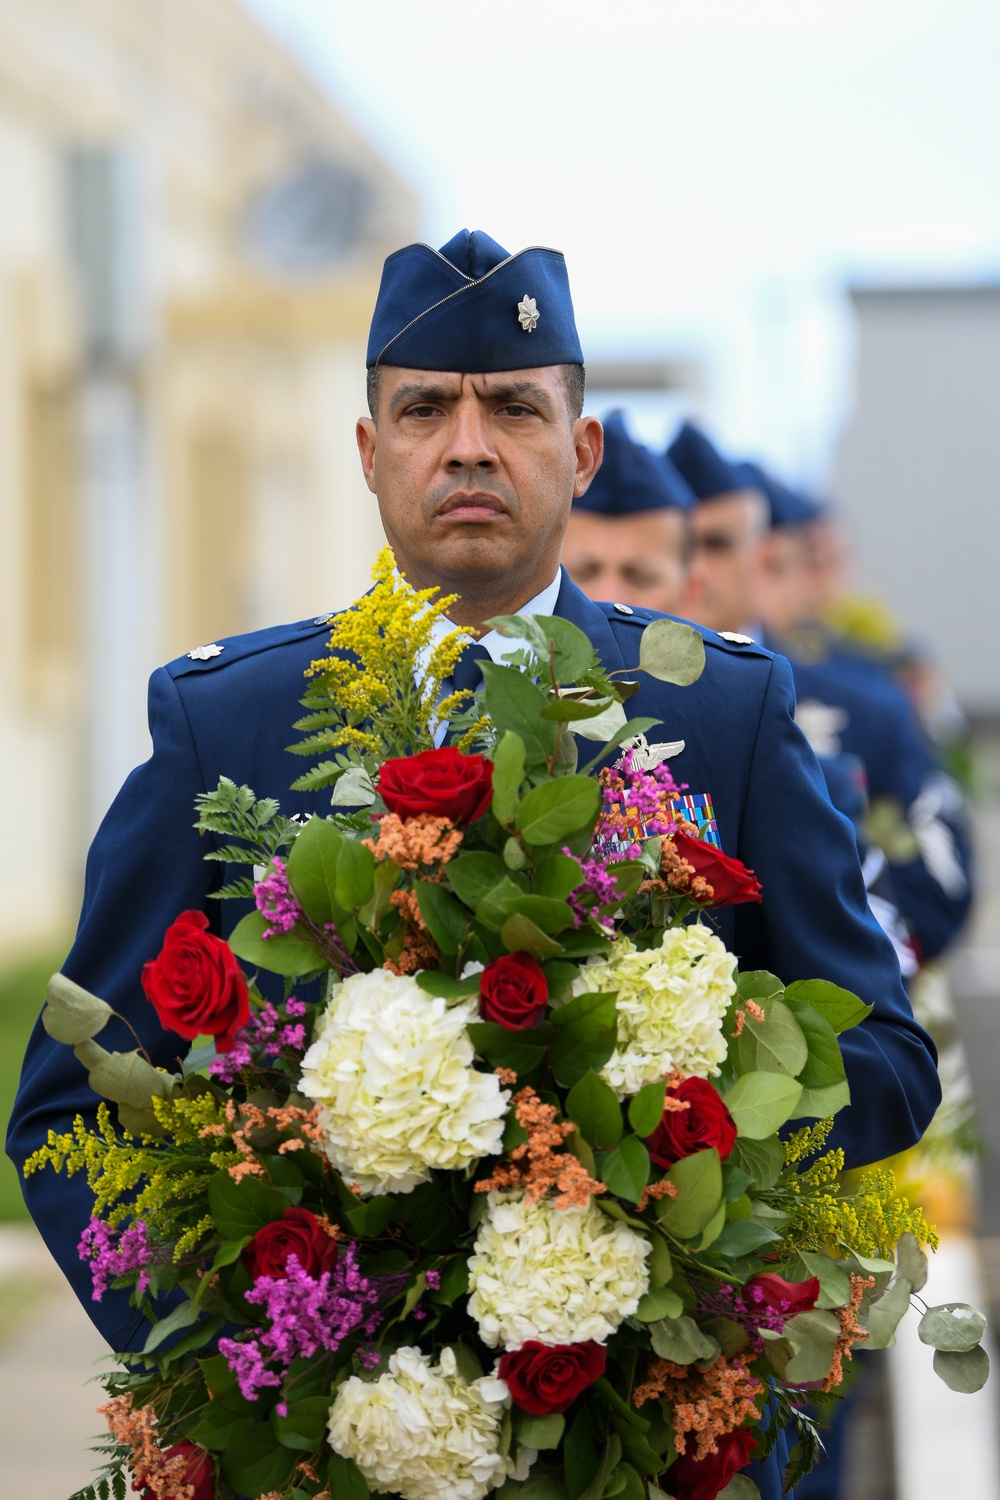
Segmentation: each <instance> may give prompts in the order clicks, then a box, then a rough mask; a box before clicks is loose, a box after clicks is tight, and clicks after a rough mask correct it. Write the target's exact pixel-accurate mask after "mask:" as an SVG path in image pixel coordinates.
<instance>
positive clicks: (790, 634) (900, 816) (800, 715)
mask: <svg viewBox="0 0 1000 1500" xmlns="http://www.w3.org/2000/svg"><path fill="white" fill-rule="evenodd" d="M667 451H668V453H669V455H670V456H671V457H672V458H673V461H674V463H675V464H676V466H677V467H678V468H679V469H680V471H681V473H682V474H683V475H684V477H685V478H686V479H687V481H688V483H689V484H690V485H691V487H692V489H693V490H694V491H695V493H696V495H698V497H699V504H698V506H697V508H696V511H695V515H694V520H693V523H692V524H693V529H694V537H695V559H694V568H695V571H698V570H700V571H701V572H702V573H703V574H704V575H705V577H706V579H707V582H706V600H707V601H709V602H710V604H711V618H712V623H713V624H715V626H716V628H717V629H722V630H730V631H743V632H745V633H746V634H748V635H753V636H755V637H756V638H757V639H761V638H763V639H764V640H765V641H766V642H767V644H768V645H769V646H771V647H772V648H773V649H774V650H776V651H781V652H782V654H784V655H786V656H787V657H788V658H789V660H790V662H791V665H792V673H793V676H794V682H795V695H796V699H797V706H796V710H795V716H796V721H797V723H798V724H799V726H800V728H801V729H802V731H803V733H804V734H805V736H806V738H807V739H808V740H809V743H810V744H811V745H812V748H813V749H814V751H815V752H816V754H817V755H819V756H820V757H821V758H824V759H829V758H832V757H836V756H838V755H840V754H841V753H846V754H848V755H851V756H854V757H856V758H857V759H858V760H859V761H860V762H861V763H862V765H863V766H864V770H865V775H866V778H867V783H868V795H869V798H870V799H871V803H872V806H873V808H874V811H875V814H876V821H875V822H874V823H873V827H874V828H875V830H876V831H879V830H881V831H882V837H883V842H884V843H885V846H886V850H887V858H888V860H889V864H890V866H891V868H890V869H889V871H888V872H887V889H888V890H890V891H891V900H892V903H893V905H894V906H895V907H896V908H897V909H898V911H899V912H900V913H901V914H902V916H903V917H904V919H905V920H906V922H907V924H908V926H909V929H910V932H911V934H912V936H913V938H914V940H915V942H916V945H917V948H918V951H919V953H920V955H921V956H922V957H923V958H925V959H930V958H934V957H936V956H937V955H938V954H940V953H942V952H943V951H944V949H945V948H946V947H947V946H948V944H949V943H951V942H952V941H954V939H955V938H956V937H957V935H958V933H959V931H960V929H961V926H962V923H963V922H964V920H965V918H966V916H967V914H968V910H969V906H970V903H971V899H972V892H971V878H970V863H971V856H970V849H969V839H968V831H967V826H966V819H965V813H964V808H963V806H962V799H961V796H960V795H959V793H958V790H957V788H956V787H955V786H954V783H952V782H951V781H950V780H949V778H947V777H945V776H944V775H943V774H942V773H941V772H940V771H939V769H938V768H937V766H936V765H935V762H934V757H933V755H932V753H931V750H930V748H929V746H928V744H927V742H926V740H925V738H924V736H923V735H922V733H921V731H920V727H919V725H918V723H917V721H916V718H915V715H914V713H913V710H912V708H911V706H910V704H909V702H908V700H907V698H906V696H905V694H904V693H903V692H902V690H901V689H900V688H899V687H898V686H897V685H896V684H895V683H894V682H893V681H892V680H891V679H890V678H889V677H888V675H887V674H885V673H884V672H882V671H880V670H879V668H878V667H877V666H876V665H875V664H874V663H871V662H867V661H865V660H863V659H862V658H860V657H858V656H855V655H853V654H851V653H849V652H847V651H845V650H843V649H842V648H838V647H837V645H836V643H835V642H834V641H833V640H832V639H831V638H830V634H829V632H828V631H825V630H824V629H823V627H821V626H819V625H818V624H817V623H816V621H815V618H814V612H813V611H812V609H811V603H812V600H811V594H810V589H809V578H810V572H809V568H808V558H807V539H806V536H805V531H806V529H807V528H808V526H809V525H810V524H811V523H812V522H813V520H814V519H815V518H816V516H817V514H818V506H817V505H816V502H814V501H811V500H810V499H809V498H808V497H806V496H803V495H800V494H799V493H798V492H797V491H795V490H792V489H791V488H789V486H787V485H784V484H782V483H781V482H780V481H779V480H777V479H775V478H774V477H773V476H772V475H770V474H768V473H766V472H765V471H764V470H763V469H761V468H760V467H759V466H757V465H755V464H748V463H743V464H737V463H732V462H730V460H729V459H727V458H726V457H725V456H724V455H723V454H721V453H720V452H719V451H718V449H717V448H716V447H715V445H714V444H713V443H712V442H711V440H710V439H709V438H708V437H707V436H706V434H705V433H703V432H702V431H701V430H700V429H698V428H696V427H694V426H692V425H691V424H690V423H688V424H685V426H684V427H682V429H681V431H680V433H679V434H678V437H677V438H676V439H675V440H674V442H673V443H672V444H671V446H670V448H669V449H668V450H667ZM762 521H763V523H764V526H765V529H764V531H763V532H762V531H760V526H761V522H762ZM717 532H718V533H719V535H720V537H723V538H730V539H731V545H728V546H725V547H714V546H713V545H712V542H713V539H715V540H718V539H719V538H717V537H716V533H717ZM750 536H755V537H756V542H755V544H754V545H753V546H751V545H749V543H748V542H747V538H749V537H750ZM704 540H707V541H708V542H709V546H708V547H707V548H706V547H703V546H702V545H701V543H702V542H703V541H704ZM698 618H699V619H702V620H704V619H707V618H708V614H707V613H706V612H705V611H702V612H701V613H700V614H699V616H698Z"/></svg>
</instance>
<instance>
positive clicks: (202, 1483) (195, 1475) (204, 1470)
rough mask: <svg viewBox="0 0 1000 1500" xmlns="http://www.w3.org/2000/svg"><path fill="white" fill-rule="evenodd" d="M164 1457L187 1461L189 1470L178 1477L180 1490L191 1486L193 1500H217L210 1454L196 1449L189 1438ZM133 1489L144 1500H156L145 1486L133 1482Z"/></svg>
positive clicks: (169, 1498)
mask: <svg viewBox="0 0 1000 1500" xmlns="http://www.w3.org/2000/svg"><path fill="white" fill-rule="evenodd" d="M164 1457H166V1458H184V1459H186V1460H187V1468H186V1469H185V1470H184V1472H183V1474H181V1475H179V1476H178V1488H180V1486H181V1485H182V1484H189V1485H190V1486H191V1500H215V1466H214V1464H213V1463H212V1456H211V1454H210V1453H208V1452H206V1450H205V1449H204V1448H198V1447H196V1445H195V1444H194V1443H192V1442H191V1441H190V1440H189V1439H188V1438H181V1440H180V1442H179V1443H175V1444H174V1445H173V1447H172V1448H168V1449H167V1450H166V1452H165V1454H164ZM132 1488H133V1490H135V1491H136V1493H137V1494H139V1495H141V1496H142V1500H154V1497H153V1491H152V1490H151V1489H147V1488H146V1486H145V1485H143V1486H142V1488H141V1489H140V1487H139V1485H137V1484H136V1483H135V1482H134V1481H133V1484H132ZM159 1493H160V1492H159V1491H157V1494H159ZM162 1500H173V1496H172V1494H164V1495H163V1496H162Z"/></svg>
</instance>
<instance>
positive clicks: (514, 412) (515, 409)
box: [499, 401, 534, 417]
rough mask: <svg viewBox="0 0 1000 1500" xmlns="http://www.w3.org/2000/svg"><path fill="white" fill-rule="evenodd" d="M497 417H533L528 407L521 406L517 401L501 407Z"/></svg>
mask: <svg viewBox="0 0 1000 1500" xmlns="http://www.w3.org/2000/svg"><path fill="white" fill-rule="evenodd" d="M499 415H501V416H505V417H531V416H534V412H533V411H532V409H531V407H530V406H522V404H521V403H520V402H519V401H510V402H508V403H507V405H506V406H501V407H500V410H499Z"/></svg>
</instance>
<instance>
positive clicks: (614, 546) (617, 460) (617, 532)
mask: <svg viewBox="0 0 1000 1500" xmlns="http://www.w3.org/2000/svg"><path fill="white" fill-rule="evenodd" d="M603 426H604V458H603V460H602V462H601V467H600V468H599V469H598V471H597V474H596V475H595V476H594V478H593V480H592V481H591V484H590V488H589V489H588V490H587V491H586V493H585V494H583V495H580V496H579V497H578V498H577V499H575V500H574V501H573V509H572V510H571V512H570V517H569V525H568V526H567V527H566V535H565V537H564V538H563V545H562V562H563V567H564V568H565V569H566V571H567V573H568V574H569V576H570V578H572V580H573V582H574V583H575V584H576V585H577V587H578V588H581V589H582V590H583V592H584V593H585V594H586V595H587V597H588V598H589V599H623V600H624V601H625V603H626V604H638V605H640V606H641V607H643V608H645V609H654V610H665V611H666V612H667V613H668V614H679V613H680V612H681V601H682V600H683V599H684V598H685V596H686V594H687V592H688V581H689V575H690V561H691V511H692V508H693V507H694V503H695V499H694V494H693V492H692V490H691V489H690V487H689V486H688V484H687V483H686V482H685V480H684V479H683V478H682V477H681V475H680V474H679V473H678V471H677V470H676V469H675V468H674V466H673V464H672V463H671V462H670V460H669V459H668V458H667V457H666V456H664V455H661V454H658V453H653V452H651V451H650V449H649V448H647V447H645V446H644V444H642V443H637V442H636V441H635V440H634V439H633V438H632V437H631V435H630V434H629V431H628V428H627V427H626V425H625V419H624V417H623V416H622V414H621V412H612V413H611V414H610V415H609V416H607V417H605V419H604V422H603Z"/></svg>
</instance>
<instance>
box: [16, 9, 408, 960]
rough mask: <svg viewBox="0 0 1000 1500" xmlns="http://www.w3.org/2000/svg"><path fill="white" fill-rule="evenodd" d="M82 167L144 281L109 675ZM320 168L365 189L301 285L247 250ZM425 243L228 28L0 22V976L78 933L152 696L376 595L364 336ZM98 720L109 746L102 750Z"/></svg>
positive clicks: (77, 16) (32, 13) (121, 377)
mask: <svg viewBox="0 0 1000 1500" xmlns="http://www.w3.org/2000/svg"><path fill="white" fill-rule="evenodd" d="M80 147H85V148H94V147H106V148H110V149H113V150H116V151H121V152H124V153H125V154H126V155H127V157H128V159H129V162H130V164H131V166H132V167H133V168H134V171H135V180H136V183H137V190H138V196H137V198H136V201H135V210H134V213H133V218H132V227H131V230H130V234H131V238H132V240H133V242H134V243H133V244H132V249H133V250H134V252H135V255H136V257H137V260H138V261H139V262H141V274H140V275H139V276H138V277H137V279H136V282H135V288H136V290H135V295H134V299H133V302H134V305H133V306H130V308H129V314H130V320H131V321H132V322H134V325H135V328H136V329H137V330H138V336H137V341H136V345H135V350H134V351H133V352H132V353H131V354H129V356H128V358H127V359H126V360H125V363H124V365H122V366H121V367H120V368H116V369H115V370H114V371H113V372H112V377H113V379H114V380H115V381H118V382H119V383H120V385H121V389H122V390H123V391H124V392H125V399H126V400H127V402H130V403H132V405H133V406H134V410H135V412H136V414H137V429H138V431H139V433H140V437H141V463H140V465H139V467H138V468H137V471H136V480H135V484H136V491H137V493H136V521H135V534H134V536H132V535H131V533H130V537H129V539H128V540H127V544H123V546H124V550H123V552H122V556H121V558H119V559H118V560H117V562H116V564H115V566H116V567H117V568H118V569H119V572H118V573H117V574H116V573H114V572H112V575H111V578H112V588H111V592H114V584H115V580H116V578H118V579H120V578H121V570H122V569H125V570H128V571H130V572H131V573H132V574H133V575H134V576H133V577H132V578H131V579H130V588H131V594H128V591H126V594H123V597H126V596H127V597H131V598H133V599H134V600H135V604H134V607H133V608H132V611H131V614H130V615H126V618H125V620H124V622H122V621H121V620H120V619H119V623H118V624H117V625H116V627H115V629H114V630H112V631H111V633H110V637H109V639H110V642H111V644H110V646H109V647H108V649H107V652H106V656H105V657H104V658H101V656H100V654H98V656H97V658H96V659H95V653H94V650H93V649H92V646H93V640H94V638H95V637H94V629H93V621H94V618H95V607H96V608H97V611H98V614H99V610H100V608H101V607H103V604H104V602H105V601H103V600H102V599H100V598H95V593H94V587H93V577H94V569H93V566H92V564H93V557H92V555H91V554H92V550H93V542H94V529H93V525H92V524H91V521H90V520H88V516H89V515H90V511H89V510H88V506H87V503H85V499H84V495H83V484H82V466H83V460H82V451H83V450H82V440H81V430H82V427H83V423H84V419H85V413H86V412H87V410H89V408H88V407H87V398H86V392H87V390H88V388H89V387H88V380H89V379H90V378H92V372H90V373H88V364H87V358H86V350H85V348H84V345H83V341H82V338H81V331H80V330H81V317H80V311H79V304H78V298H77V291H78V282H77V279H76V272H75V269H74V265H73V260H72V255H71V250H70V243H69V236H68V232H67V167H66V163H67V153H68V152H69V151H70V150H71V149H73V148H80ZM316 161H319V162H321V163H322V162H330V161H333V162H337V163H341V164H343V166H344V167H345V168H346V169H347V170H348V171H349V172H351V173H353V174H354V175H355V179H356V180H358V181H360V183H361V190H362V192H363V213H361V215H360V218H359V226H360V227H359V232H358V234H357V235H356V237H355V239H354V242H353V243H352V244H351V246H350V248H349V249H348V250H345V251H344V252H343V253H342V254H340V255H339V256H338V257H337V258H336V259H335V260H333V261H331V262H330V263H329V264H326V265H322V266H319V267H318V268H317V267H313V268H311V269H309V270H308V271H305V272H298V271H295V270H292V269H288V268H287V266H286V268H282V266H281V265H280V264H277V263H276V262H275V261H274V260H273V259H272V260H271V262H270V263H269V262H268V261H267V260H266V259H265V258H263V257H262V255H261V251H260V245H259V242H258V243H252V242H251V241H250V237H249V236H248V233H247V228H246V226H247V223H248V218H249V216H250V214H251V213H252V211H253V205H254V204H255V203H256V202H257V201H258V198H259V196H260V195H261V194H266V193H268V192H269V191H271V190H273V189H274V188H275V187H277V186H280V185H281V184H282V183H283V182H287V181H288V180H289V178H290V177H292V176H294V174H295V173H296V172H297V171H298V170H299V169H300V167H302V165H303V164H307V163H310V162H316ZM278 227H279V230H280V228H281V224H280V215H279V219H278ZM415 232H416V208H415V204H414V201H413V197H412V195H411V193H410V192H409V190H408V188H407V187H406V186H405V185H404V184H403V183H401V182H400V181H399V180H398V179H397V178H396V177H395V176H394V175H393V174H392V172H391V171H390V170H389V169H388V168H387V166H386V165H385V163H384V162H383V161H382V160H381V159H380V158H379V156H378V155H377V153H376V152H375V151H374V150H373V149H372V148H371V146H370V145H369V144H368V142H367V141H366V140H365V139H364V138H363V137H362V136H361V135H360V134H359V133H358V132H357V131H356V130H355V128H354V127H353V126H352V125H351V123H350V122H349V121H348V120H346V119H345V118H344V117H343V116H342V115H341V114H340V113H339V111H338V110H337V108H336V106H335V103H334V102H332V101H331V100H330V99H329V98H328V97H326V96H325V95H324V93H323V92H322V91H321V90H320V89H319V88H318V87H317V86H316V84H315V83H314V82H313V81H311V80H310V79H309V78H307V77H306V76H305V75H304V73H303V72H302V70H301V69H300V68H299V67H298V66H297V65H296V63H295V62H294V60H293V59H292V58H290V57H289V56H287V55H286V54H285V53H284V52H283V51H282V50H281V48H280V47H279V46H278V45H277V44H276V43H275V42H274V40H273V39H272V38H270V37H269V36H268V35H266V34H265V33H264V32H263V31H262V30H261V29H260V28H259V27H258V25H257V24H256V22H254V21H253V20H252V19H251V18H250V16H249V15H248V14H247V13H246V12H245V11H244V10H243V9H242V8H241V6H240V5H239V4H238V3H237V0H32V3H31V4H30V5H28V4H24V3H23V0H0V639H2V642H3V650H2V651H0V785H2V795H3V806H4V811H5V813H7V814H8V815H9V813H10V811H11V809H13V810H14V811H15V814H16V816H18V817H20V818H23V819H26V820H27V821H26V824H25V830H24V831H25V833H28V832H29V831H30V835H31V836H30V838H28V837H23V838H20V839H19V840H18V843H17V850H16V854H15V855H14V856H13V857H5V858H4V859H3V860H0V957H2V956H3V954H4V953H5V952H7V951H10V950H11V949H14V948H17V947H19V946H23V945H24V944H25V943H27V942H29V941H30V940H31V939H33V938H34V937H35V936H37V935H38V934H42V933H45V932H47V931H51V930H52V929H53V928H54V927H59V926H60V925H62V924H65V923H67V922H69V921H71V919H72V915H73V914H74V911H75V907H76V904H77V900H78V894H79V886H80V877H81V874H82V863H83V854H84V850H85V847H86V842H87V839H88V837H89V834H90V833H91V831H92V824H93V821H94V807H95V806H96V805H97V804H98V803H100V802H101V801H102V799H103V801H104V802H106V801H107V799H108V797H109V796H110V795H111V793H112V791H113V788H114V785H116V784H117V782H118V781H120V779H121V776H122V775H124V773H125V771H126V770H127V769H128V767H129V766H130V765H131V764H134V763H135V762H136V761H137V760H138V759H141V758H142V757H143V755H144V754H145V753H146V748H145V747H146V741H145V730H144V714H145V705H144V701H143V698H144V694H143V687H144V681H145V677H146V675H147V674H148V672H149V671H150V670H152V668H153V667H154V666H155V665H157V664H158V663H159V662H160V661H162V660H167V659H169V658H170V657H171V656H174V655H177V654H179V653H180V652H182V651H185V650H188V649H190V648H191V647H193V646H195V645H199V644H202V643H203V642H205V641H206V640H210V639H214V638H215V637H217V636H220V635H225V634H229V633H234V632H238V631H241V630H245V629H253V628H256V627H258V626H262V625H265V624H271V623H276V622H278V621H280V620H283V619H288V620H291V619H298V618H302V617H305V616H308V615H311V614H315V613H318V612H320V611H327V610H329V609H331V608H333V607H335V606H337V605H341V604H344V603H346V602H347V601H348V600H349V599H350V598H352V597H353V596H354V595H355V594H356V593H357V592H358V591H359V589H361V588H363V587H364V585H365V582H366V580H367V575H368V569H369V566H370V563H371V560H372V558H373V556H374V553H375V551H376V550H377V547H378V546H379V545H380V542H381V529H380V527H379V525H378V521H377V513H376V511H375V507H374V503H373V501H372V500H371V497H370V496H369V495H368V492H367V489H366V488H365V486H364V484H363V481H362V479H361V476H360V471H359V468H358V462H357V456H356V451H355V447H354V432H353V430H354V422H355V419H356V417H357V416H358V415H359V414H360V413H361V411H362V410H363V407H364V369H363V365H364V345H365V338H366V333H367V322H368V317H369V315H370V310H371V306H372V302H373V299H374V294H375V289H376V287H377V284H378V274H379V269H380V265H381V261H382V259H383V258H384V255H385V254H386V253H387V252H388V251H389V250H391V249H392V248H394V247H396V246H398V245H399V244H402V243H405V242H406V241H407V240H409V239H412V238H413V237H414V236H415ZM132 314H134V315H135V316H134V318H132ZM88 549H90V552H88ZM88 559H89V560H88ZM106 602H107V603H108V608H109V609H111V608H112V606H113V603H114V601H113V600H110V599H109V600H108V601H106ZM120 604H121V601H120V600H119V606H120ZM123 635H127V636H128V637H129V639H128V641H127V642H123V641H122V637H123ZM88 642H90V645H89V646H88ZM117 644H124V645H127V647H128V649H127V650H122V651H121V652H119V651H118V650H117ZM102 661H103V670H104V673H105V675H103V676H102ZM106 700H107V701H112V700H114V701H115V702H117V703H118V707H117V708H116V709H115V712H116V713H120V716H121V723H120V725H119V724H118V723H117V721H116V723H115V728H114V732H113V734H111V736H110V740H109V738H108V736H107V735H105V738H104V740H103V741H102V740H101V737H100V735H99V734H95V730H96V729H100V728H101V727H102V726H103V727H106V726H104V719H103V718H102V719H101V721H100V723H95V715H96V714H98V712H100V714H102V715H105V714H106V710H105V708H103V707H102V708H100V709H98V708H97V707H95V705H102V704H105V701H106ZM123 704H124V705H127V706H126V707H122V705H123ZM95 747H96V748H95ZM95 760H96V761H98V762H99V764H96V765H95Z"/></svg>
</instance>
